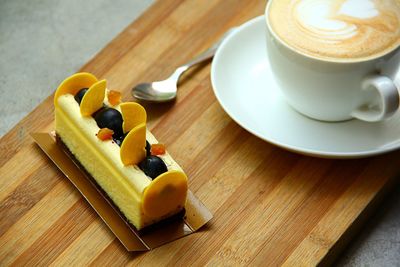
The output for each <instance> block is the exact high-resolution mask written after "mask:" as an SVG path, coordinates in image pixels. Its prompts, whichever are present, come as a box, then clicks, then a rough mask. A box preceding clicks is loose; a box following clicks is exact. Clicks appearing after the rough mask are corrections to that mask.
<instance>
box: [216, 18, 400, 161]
mask: <svg viewBox="0 0 400 267" xmlns="http://www.w3.org/2000/svg"><path fill="white" fill-rule="evenodd" d="M264 38H265V24H264V17H263V16H260V17H257V18H254V19H252V20H250V21H248V22H246V23H245V24H243V25H242V26H240V27H239V28H238V29H237V31H235V32H233V33H232V34H231V35H230V36H229V37H227V39H225V40H224V42H223V43H222V44H221V46H220V47H219V49H218V51H217V53H216V55H215V57H214V60H213V63H212V67H211V81H212V85H213V88H214V93H215V95H216V97H217V99H218V101H219V102H220V104H221V105H222V107H223V109H224V110H225V111H226V112H227V113H228V114H229V116H231V117H232V119H234V120H235V121H236V122H237V123H238V124H240V125H241V126H242V127H243V128H245V129H246V130H247V131H249V132H250V133H252V134H254V135H256V136H258V137H259V138H261V139H264V140H265V141H268V142H270V143H272V144H275V145H277V146H280V147H282V148H285V149H288V150H291V151H295V152H298V153H301V154H306V155H312V156H317V157H329V158H359V157H367V156H372V155H377V154H382V153H385V152H389V151H392V150H395V149H397V148H399V147H400V112H398V113H397V114H396V115H395V116H394V117H392V118H391V119H390V120H387V121H384V122H379V123H367V122H361V121H358V120H350V121H346V122H336V123H328V122H321V121H316V120H312V119H309V118H307V117H305V116H303V115H300V114H299V113H297V112H296V111H295V110H293V109H292V108H291V107H290V106H289V105H288V104H287V103H286V102H285V100H284V99H283V96H282V95H281V93H280V91H279V88H278V85H277V84H276V82H275V80H274V77H273V75H272V73H271V66H270V64H269V62H268V60H267V54H266V47H265V46H266V44H265V39H264Z"/></svg>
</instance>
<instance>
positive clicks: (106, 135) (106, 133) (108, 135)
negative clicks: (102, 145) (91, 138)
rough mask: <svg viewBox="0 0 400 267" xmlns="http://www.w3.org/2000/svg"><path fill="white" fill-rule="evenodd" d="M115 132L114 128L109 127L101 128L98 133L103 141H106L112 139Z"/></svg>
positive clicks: (98, 136)
mask: <svg viewBox="0 0 400 267" xmlns="http://www.w3.org/2000/svg"><path fill="white" fill-rule="evenodd" d="M113 134H114V131H113V130H111V129H108V128H101V129H100V130H99V132H98V133H97V138H99V139H100V140H102V141H106V140H110V139H112V136H113Z"/></svg>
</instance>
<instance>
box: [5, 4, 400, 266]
mask: <svg viewBox="0 0 400 267" xmlns="http://www.w3.org/2000/svg"><path fill="white" fill-rule="evenodd" d="M264 5H265V3H264V1H259V0H252V1H233V0H230V1H226V0H215V1H183V0H168V1H158V2H157V3H156V4H155V5H153V6H152V7H151V8H150V9H149V10H147V11H146V12H145V13H144V14H143V16H141V17H140V18H139V19H138V20H136V21H135V22H133V23H132V24H131V25H130V26H129V27H128V28H126V29H125V30H124V31H123V32H122V33H121V34H120V35H119V36H117V37H116V38H115V39H114V40H113V41H112V42H111V43H110V44H109V45H108V46H107V47H105V48H104V49H103V50H102V51H101V52H100V53H99V54H98V55H97V56H96V57H95V58H93V59H92V60H91V61H90V62H88V63H87V64H86V65H85V66H83V68H82V70H84V71H89V72H92V73H94V74H95V75H96V76H98V77H99V78H106V79H108V84H109V87H110V88H111V89H117V90H121V91H122V92H123V96H124V100H131V97H130V95H129V90H130V88H131V87H132V86H133V85H134V84H136V83H139V82H142V81H151V80H157V79H159V78H162V77H166V76H167V75H168V74H169V73H170V72H171V71H172V70H173V69H174V67H176V66H178V65H179V64H181V63H183V62H185V61H186V60H188V59H190V58H192V57H193V56H195V55H196V54H198V53H199V52H200V51H202V50H203V49H205V48H207V47H208V46H210V45H211V44H212V43H213V42H214V41H215V40H217V39H218V38H219V37H220V36H221V35H222V34H223V33H224V32H225V31H226V30H227V29H228V28H230V27H232V26H236V25H239V24H241V23H243V22H245V21H247V20H248V19H250V18H253V17H255V16H258V15H260V14H262V13H263V10H264ZM209 72H210V65H209V64H205V65H203V66H201V67H200V68H197V69H195V70H193V71H191V73H189V74H188V75H186V77H185V78H184V80H183V82H182V83H181V86H180V90H179V98H178V99H177V101H176V102H174V103H170V104H165V105H146V108H147V111H148V113H149V127H150V129H151V130H152V132H153V133H154V134H155V135H156V136H157V138H158V139H159V140H161V141H162V142H164V143H165V144H166V145H167V148H168V150H169V151H170V153H171V154H172V155H173V156H174V158H175V159H176V160H177V161H178V162H179V163H180V164H181V165H182V166H183V168H184V169H185V170H186V172H187V174H188V176H189V177H190V188H191V190H192V191H193V192H194V193H195V194H196V195H197V197H198V198H199V199H200V200H201V201H203V202H204V203H205V205H206V206H207V207H208V208H209V209H210V210H211V211H212V212H213V214H214V218H213V219H212V221H211V222H210V223H209V224H208V225H207V226H206V227H204V228H203V230H201V231H199V232H197V233H195V234H193V235H190V236H188V237H185V238H182V239H180V240H178V241H175V242H173V243H170V244H167V245H165V246H162V247H160V248H157V249H155V250H152V251H150V252H146V253H128V252H126V250H125V249H124V247H123V246H122V245H121V244H120V243H119V241H118V240H117V239H116V238H115V237H114V236H113V234H112V233H111V231H110V230H109V229H108V228H107V226H106V225H105V224H104V223H103V222H102V221H101V220H100V219H99V217H98V216H97V215H96V214H95V212H94V211H93V210H92V209H91V207H90V206H89V205H88V204H87V203H86V201H85V200H84V199H83V198H82V197H81V195H80V194H79V193H78V191H77V190H76V189H75V188H74V187H73V186H72V185H71V184H70V183H69V181H68V180H67V179H66V178H65V177H63V175H62V174H61V172H60V171H59V170H58V169H57V168H56V167H55V166H54V165H53V164H52V163H51V161H50V160H49V159H48V158H47V157H46V156H45V155H44V154H43V153H42V151H41V150H40V149H39V148H38V147H37V146H36V145H35V144H34V142H33V140H32V139H31V138H30V136H29V133H30V132H38V131H43V132H46V131H51V130H52V129H53V127H54V124H53V103H52V96H50V97H49V98H47V99H46V100H45V101H44V102H43V103H42V104H40V105H39V106H38V107H37V108H36V109H35V110H34V111H33V112H32V113H31V114H29V115H28V116H27V117H26V118H24V119H23V120H22V121H21V122H20V123H18V125H16V126H15V127H14V128H13V129H12V130H11V131H10V132H9V133H8V134H6V135H5V136H4V137H3V138H2V139H1V140H0V166H1V167H0V214H1V216H0V263H1V265H8V264H14V265H23V264H29V265H36V264H42V265H48V264H50V263H54V264H65V265H77V264H79V265H82V264H89V263H91V264H93V265H96V266H103V265H110V264H112V265H122V264H132V265H137V264H143V265H144V264H152V265H153V264H154V265H171V266H175V265H183V266H185V265H189V264H194V265H205V264H208V265H210V266H215V265H220V264H225V265H264V266H271V265H281V264H286V265H315V264H318V263H322V264H329V263H331V262H332V260H333V258H334V257H335V256H336V255H337V254H338V252H339V251H340V250H341V249H342V248H343V246H344V245H345V244H346V242H347V241H348V240H349V239H350V238H351V236H352V235H353V234H354V233H355V232H356V230H357V228H359V227H360V226H361V225H362V222H364V221H365V220H366V219H367V217H368V214H369V213H370V212H371V211H372V209H373V207H374V206H376V204H377V203H378V201H379V199H380V198H381V196H383V194H384V193H385V191H387V189H388V188H390V186H391V185H393V183H394V182H395V181H396V175H398V174H399V172H400V167H399V166H400V153H399V151H396V152H393V153H391V154H387V155H383V156H380V157H375V158H368V159H360V160H327V159H317V158H310V157H305V156H300V155H297V154H293V153H291V152H288V151H285V150H282V149H280V148H277V147H275V146H273V145H271V144H268V143H266V142H264V141H262V140H260V139H258V138H256V137H255V136H252V135H251V134H249V133H248V132H246V131H245V130H243V129H242V128H241V127H239V126H238V125H237V124H236V123H235V122H234V121H232V119H231V118H230V117H228V115H227V114H226V113H225V112H224V111H223V110H222V108H221V106H220V105H219V104H218V102H217V101H216V98H215V97H214V95H213V92H212V89H211V84H210V77H209ZM60 82H61V81H60Z"/></svg>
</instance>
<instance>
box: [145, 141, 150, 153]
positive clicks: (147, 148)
mask: <svg viewBox="0 0 400 267" xmlns="http://www.w3.org/2000/svg"><path fill="white" fill-rule="evenodd" d="M150 149H151V145H150V143H149V141H147V140H146V155H147V156H150V155H151V152H150Z"/></svg>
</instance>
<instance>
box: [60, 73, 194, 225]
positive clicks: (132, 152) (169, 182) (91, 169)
mask: <svg viewBox="0 0 400 267" xmlns="http://www.w3.org/2000/svg"><path fill="white" fill-rule="evenodd" d="M54 106H55V124H56V134H57V137H58V139H59V140H61V141H62V142H63V144H64V145H65V146H66V147H67V148H68V150H69V151H70V152H71V154H72V155H73V156H74V157H75V158H76V160H78V161H79V162H80V164H81V165H82V166H83V167H84V168H85V170H86V171H87V172H88V173H89V174H90V175H91V176H92V177H93V178H94V180H95V181H96V183H97V184H98V185H99V186H100V187H101V188H102V189H103V190H104V191H105V192H106V194H107V195H108V197H109V198H110V199H111V200H112V201H113V203H114V204H115V206H117V207H118V208H119V209H120V211H121V212H122V213H123V214H124V216H125V217H126V218H127V220H128V221H129V222H130V223H131V224H132V225H134V226H135V227H136V228H137V229H138V230H140V229H142V228H144V227H146V226H148V225H151V224H154V223H156V222H159V221H161V220H163V219H166V218H168V217H170V216H172V215H175V214H177V213H179V212H181V211H182V210H183V209H184V206H185V202H186V195H187V190H188V181H187V177H186V175H185V173H184V172H183V171H182V169H181V168H180V166H179V165H178V164H177V163H176V162H175V161H174V160H173V159H172V157H171V156H170V155H169V154H168V152H167V151H165V148H164V146H163V145H162V144H158V142H157V140H156V139H155V137H154V136H153V135H152V134H151V133H150V131H148V130H147V129H146V111H145V109H144V108H143V107H142V106H141V105H139V104H137V103H134V102H126V103H120V94H119V93H118V92H115V91H109V90H107V89H106V81H105V80H101V81H98V80H97V79H96V77H95V76H93V75H92V74H90V73H77V74H74V75H72V76H70V77H69V78H67V79H66V80H64V81H63V82H62V83H61V84H60V86H59V87H58V89H57V91H56V93H55V96H54Z"/></svg>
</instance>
